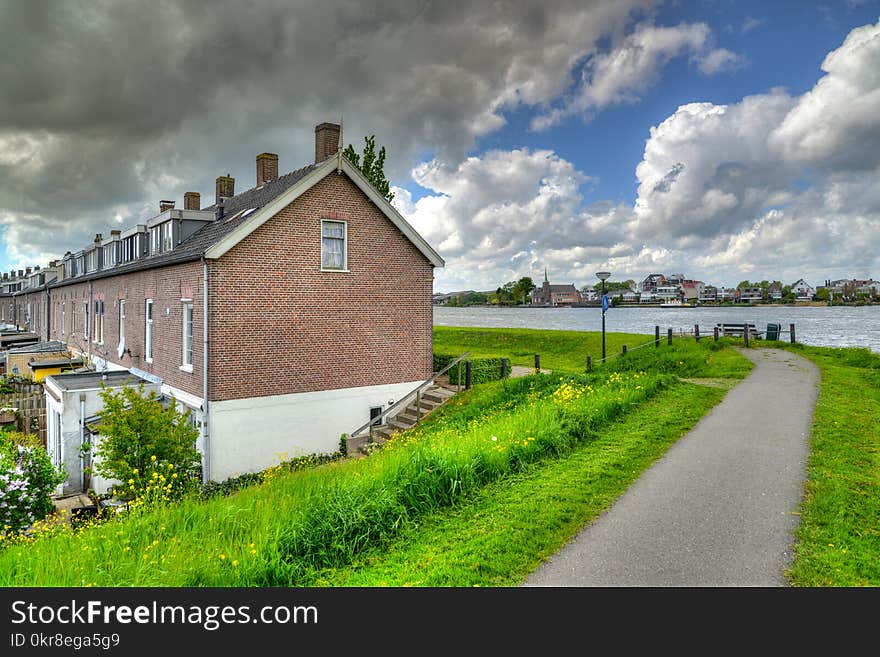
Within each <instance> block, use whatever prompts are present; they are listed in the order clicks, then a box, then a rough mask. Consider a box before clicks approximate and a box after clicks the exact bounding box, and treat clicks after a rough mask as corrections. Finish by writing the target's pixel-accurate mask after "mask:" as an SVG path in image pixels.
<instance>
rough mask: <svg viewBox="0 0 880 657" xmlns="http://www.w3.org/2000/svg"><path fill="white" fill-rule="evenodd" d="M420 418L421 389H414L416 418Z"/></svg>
mask: <svg viewBox="0 0 880 657" xmlns="http://www.w3.org/2000/svg"><path fill="white" fill-rule="evenodd" d="M421 419H422V391H421V390H416V420H417V421H418V420H421Z"/></svg>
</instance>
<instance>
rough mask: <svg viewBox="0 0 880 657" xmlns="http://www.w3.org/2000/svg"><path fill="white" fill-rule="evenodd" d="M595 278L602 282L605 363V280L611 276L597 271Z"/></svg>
mask: <svg viewBox="0 0 880 657" xmlns="http://www.w3.org/2000/svg"><path fill="white" fill-rule="evenodd" d="M596 276H598V277H599V280H600V281H602V362H603V363H604V362H605V311H606V310H607V309H608V300H607V299H606V298H605V279H607V278H608V277H609V276H611V272H607V271H597V272H596Z"/></svg>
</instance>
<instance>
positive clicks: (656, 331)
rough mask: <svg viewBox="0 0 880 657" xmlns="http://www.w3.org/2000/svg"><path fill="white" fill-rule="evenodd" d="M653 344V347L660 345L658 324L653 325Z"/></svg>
mask: <svg viewBox="0 0 880 657" xmlns="http://www.w3.org/2000/svg"><path fill="white" fill-rule="evenodd" d="M654 346H655V347H659V346H660V327H659V326H655V327H654Z"/></svg>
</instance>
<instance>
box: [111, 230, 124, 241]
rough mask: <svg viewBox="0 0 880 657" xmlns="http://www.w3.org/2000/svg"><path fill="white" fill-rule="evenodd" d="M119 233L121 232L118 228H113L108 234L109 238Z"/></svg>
mask: <svg viewBox="0 0 880 657" xmlns="http://www.w3.org/2000/svg"><path fill="white" fill-rule="evenodd" d="M121 234H122V231H121V230H119V229H118V228H114V229H113V230H111V231H110V236H111V237H110V238H111V239H113V237H117V236H119V235H121Z"/></svg>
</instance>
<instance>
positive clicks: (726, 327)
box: [715, 322, 760, 338]
mask: <svg viewBox="0 0 880 657" xmlns="http://www.w3.org/2000/svg"><path fill="white" fill-rule="evenodd" d="M715 326H716V328H717V329H718V335H720V336H722V337H724V336H726V335H727V336H734V337H738V338H741V337H743V334H744V333H745V332H746V326H748V327H749V337H750V338H759V337H760V332H759V331H758V329H757V328H755V325H754V324H749V323H747V322H744V323H742V324H735V323H731V324H716V325H715Z"/></svg>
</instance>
